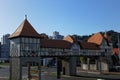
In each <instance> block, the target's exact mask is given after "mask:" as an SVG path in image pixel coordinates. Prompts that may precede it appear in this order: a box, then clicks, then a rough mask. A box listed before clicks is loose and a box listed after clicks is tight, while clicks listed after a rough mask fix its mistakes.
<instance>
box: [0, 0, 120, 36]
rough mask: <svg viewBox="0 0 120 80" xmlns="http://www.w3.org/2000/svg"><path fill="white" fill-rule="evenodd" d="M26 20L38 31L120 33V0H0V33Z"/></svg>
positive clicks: (86, 33) (8, 31)
mask: <svg viewBox="0 0 120 80" xmlns="http://www.w3.org/2000/svg"><path fill="white" fill-rule="evenodd" d="M25 14H27V19H28V20H29V22H30V23H31V24H32V26H33V27H34V28H35V29H36V30H37V32H39V33H46V34H48V35H52V32H53V31H59V32H60V34H62V35H65V36H66V35H68V34H70V35H72V34H78V35H89V34H92V33H96V32H100V31H108V30H115V31H117V32H120V0H0V36H2V35H3V34H6V33H10V34H11V33H13V32H14V31H15V30H16V28H17V27H18V26H19V25H20V24H21V22H22V21H23V20H24V16H25Z"/></svg>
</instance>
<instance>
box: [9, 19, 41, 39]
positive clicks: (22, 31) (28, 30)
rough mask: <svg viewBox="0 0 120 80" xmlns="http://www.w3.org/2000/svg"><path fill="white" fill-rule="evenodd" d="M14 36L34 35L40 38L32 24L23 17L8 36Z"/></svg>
mask: <svg viewBox="0 0 120 80" xmlns="http://www.w3.org/2000/svg"><path fill="white" fill-rule="evenodd" d="M15 37H36V38H40V37H41V36H40V35H39V34H38V33H37V31H36V30H35V29H34V28H33V27H32V25H31V24H30V23H29V22H28V20H27V19H25V20H24V21H23V22H22V23H21V25H20V26H19V27H18V28H17V30H16V31H15V32H14V33H13V34H12V35H10V37H9V38H15Z"/></svg>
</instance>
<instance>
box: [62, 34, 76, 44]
mask: <svg viewBox="0 0 120 80" xmlns="http://www.w3.org/2000/svg"><path fill="white" fill-rule="evenodd" d="M63 40H65V41H68V42H70V43H74V42H75V41H76V40H75V39H74V38H73V37H72V36H70V35H68V36H66V37H65V38H64V39H63Z"/></svg>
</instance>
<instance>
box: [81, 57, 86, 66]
mask: <svg viewBox="0 0 120 80" xmlns="http://www.w3.org/2000/svg"><path fill="white" fill-rule="evenodd" d="M80 61H81V63H85V64H86V63H87V58H86V57H85V56H80Z"/></svg>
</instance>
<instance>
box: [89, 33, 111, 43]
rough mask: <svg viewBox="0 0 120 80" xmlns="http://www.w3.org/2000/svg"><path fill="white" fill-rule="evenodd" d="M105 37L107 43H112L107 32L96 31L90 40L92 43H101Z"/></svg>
mask: <svg viewBox="0 0 120 80" xmlns="http://www.w3.org/2000/svg"><path fill="white" fill-rule="evenodd" d="M103 39H105V40H106V41H107V43H108V44H109V43H111V39H110V37H109V36H108V35H107V33H105V34H104V35H102V34H101V33H96V34H94V35H92V36H91V37H90V38H89V39H88V42H90V43H95V44H97V45H101V44H102V41H103Z"/></svg>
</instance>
